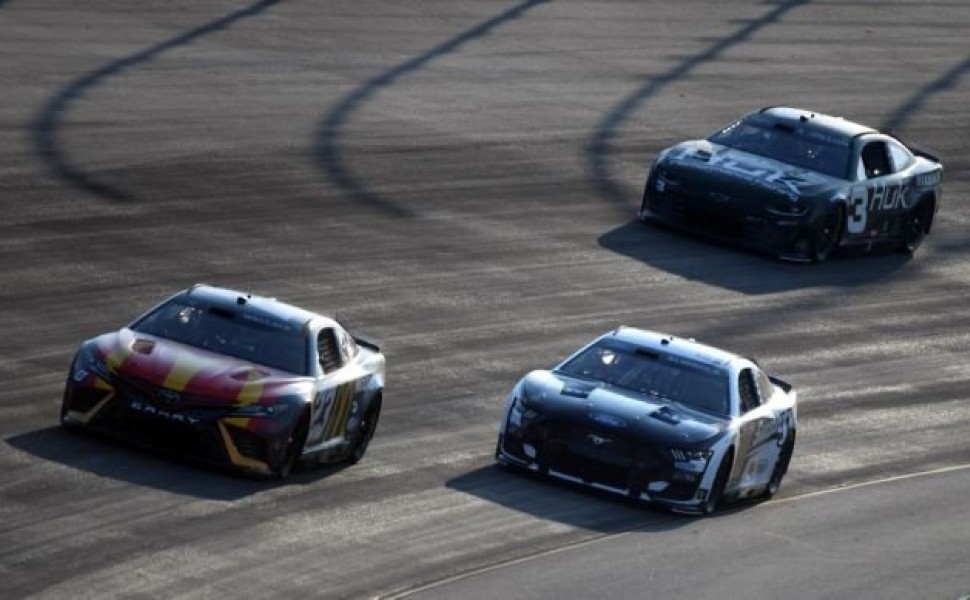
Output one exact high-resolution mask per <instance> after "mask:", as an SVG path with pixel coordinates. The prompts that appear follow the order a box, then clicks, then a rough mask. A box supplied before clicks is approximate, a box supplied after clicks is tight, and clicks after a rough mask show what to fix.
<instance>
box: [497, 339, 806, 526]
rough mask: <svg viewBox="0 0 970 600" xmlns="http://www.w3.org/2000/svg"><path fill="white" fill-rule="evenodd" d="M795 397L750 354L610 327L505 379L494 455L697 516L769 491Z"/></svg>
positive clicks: (793, 418) (781, 471) (786, 449)
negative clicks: (507, 388)
mask: <svg viewBox="0 0 970 600" xmlns="http://www.w3.org/2000/svg"><path fill="white" fill-rule="evenodd" d="M796 399H797V394H796V392H795V390H794V389H793V388H792V386H791V385H790V384H789V383H787V382H785V381H783V380H781V379H779V378H777V377H773V376H770V375H768V374H766V373H765V372H764V371H763V370H762V369H761V368H760V367H759V366H758V365H757V364H756V363H755V362H753V361H752V360H749V359H746V358H743V357H741V356H737V355H735V354H732V353H729V352H726V351H723V350H718V349H716V348H713V347H711V346H706V345H704V344H700V343H698V342H696V341H694V340H691V339H683V338H677V337H673V336H670V335H665V334H660V333H656V332H652V331H646V330H642V329H635V328H631V327H621V328H618V329H615V330H613V331H610V332H608V333H606V334H604V335H602V336H600V337H599V338H597V339H596V340H594V341H593V342H591V343H589V344H587V345H586V346H584V347H583V348H581V349H580V350H579V351H577V352H575V353H574V354H572V355H571V356H569V357H568V358H566V359H565V360H563V361H562V362H561V363H559V364H558V365H557V366H555V367H553V368H552V369H551V370H538V371H532V372H531V373H529V374H527V375H526V376H525V377H523V378H522V379H521V380H520V381H519V382H518V383H517V384H516V385H515V387H514V388H513V389H512V392H511V393H510V394H509V396H508V399H507V400H506V403H505V410H504V412H503V416H502V421H501V425H500V429H499V435H498V443H497V446H496V450H495V457H496V460H497V461H498V463H499V464H502V465H506V466H509V467H513V468H518V469H526V470H529V471H533V472H536V473H540V474H544V475H548V476H551V477H555V478H558V479H562V480H566V481H570V482H573V483H576V484H580V485H583V486H589V487H593V488H597V489H600V490H606V491H609V492H614V493H617V494H622V495H624V496H628V497H631V498H634V499H637V500H643V501H647V502H650V503H654V504H657V505H660V506H663V507H666V508H669V509H671V510H673V511H675V512H681V513H688V514H707V513H711V512H713V511H714V510H715V509H716V508H717V506H718V505H719V504H720V503H721V502H722V501H734V500H738V499H741V498H751V497H766V498H767V497H771V496H773V495H774V494H776V493H777V492H778V489H779V487H780V486H781V482H782V478H783V477H784V476H785V473H786V472H787V470H788V465H789V462H790V461H791V458H792V454H793V452H794V450H795V433H796V429H797V415H796Z"/></svg>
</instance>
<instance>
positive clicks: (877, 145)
mask: <svg viewBox="0 0 970 600" xmlns="http://www.w3.org/2000/svg"><path fill="white" fill-rule="evenodd" d="M862 164H863V165H864V166H865V169H866V177H868V178H869V179H872V178H873V177H882V176H883V175H889V174H890V173H892V166H891V165H890V164H889V156H888V154H887V153H886V145H885V144H884V143H882V142H869V143H868V144H866V147H865V148H863V149H862Z"/></svg>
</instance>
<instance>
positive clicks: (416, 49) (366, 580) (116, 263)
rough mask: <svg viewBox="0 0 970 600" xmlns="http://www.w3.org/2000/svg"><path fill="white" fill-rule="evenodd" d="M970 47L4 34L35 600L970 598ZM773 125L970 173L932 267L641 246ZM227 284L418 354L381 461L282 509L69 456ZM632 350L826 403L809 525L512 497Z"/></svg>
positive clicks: (808, 31)
mask: <svg viewBox="0 0 970 600" xmlns="http://www.w3.org/2000/svg"><path fill="white" fill-rule="evenodd" d="M968 31H970V5H968V4H967V3H966V2H965V0H937V1H924V0H909V1H907V0H896V1H882V0H865V1H862V0H857V1H851V0H828V1H824V2H823V1H818V2H816V1H812V0H793V1H788V2H769V1H763V0H722V1H718V2H704V1H701V0H684V1H682V2H661V1H659V0H627V1H621V0H612V1H607V0H553V1H549V2H544V1H538V0H526V1H521V2H516V1H515V0H502V1H497V0H494V1H493V0H424V1H421V2H402V1H400V0H397V1H391V0H345V1H338V0H331V1H326V2H311V1H307V0H263V1H254V0H250V1H248V2H247V1H246V0H173V1H171V2H165V3H147V2H125V1H120V0H90V1H87V2H71V1H68V0H0V208H2V212H0V333H2V344H0V382H2V391H0V438H2V442H0V597H3V598H19V597H25V596H33V595H36V596H40V597H71V598H84V597H90V598H102V597H112V596H124V597H165V598H168V597H208V598H238V597H254V598H255V597H269V596H276V597H295V596H296V595H297V594H304V595H309V596H319V597H366V596H382V595H383V596H388V595H391V596H400V595H404V596H407V595H413V596H414V597H423V596H427V597H458V596H461V597H480V598H487V597H503V596H510V597H515V596H519V597H550V596H560V597H564V596H566V597H568V596H574V597H590V596H602V597H607V596H609V597H637V598H641V597H685V598H703V597H715V596H717V597H723V595H724V594H727V595H728V596H729V597H730V595H731V594H733V597H781V596H784V597H806V598H816V597H879V598H894V597H899V598H911V597H917V596H922V597H933V598H952V599H956V598H960V597H962V596H964V595H966V594H970V550H968V548H970V518H968V516H970V515H968V514H967V506H966V502H967V500H966V499H967V495H968V488H970V479H968V474H967V473H968V471H967V470H966V469H964V468H963V467H965V466H966V465H968V464H970V400H968V398H970V357H968V349H970V304H968V297H970V260H968V259H970V236H968V233H967V227H968V221H970V208H968V207H967V205H966V199H967V198H968V196H970V164H968V158H967V157H968V155H970V141H968V140H970V111H968V110H967V107H968V106H970V102H968V98H970V76H968V71H970V41H968V37H967V32H968ZM770 104H794V105H798V106H803V107H807V108H813V109H815V110H819V111H824V112H830V113H835V114H841V115H844V116H846V117H849V118H852V119H853V120H858V121H861V122H864V123H867V124H871V125H873V126H877V127H883V128H891V129H893V130H894V131H895V132H896V133H897V134H899V135H900V136H901V137H902V138H903V139H906V140H908V141H909V142H911V143H912V144H914V145H916V146H919V147H924V148H926V149H928V150H931V151H932V152H934V153H936V154H939V155H940V156H941V157H943V159H944V162H945V164H946V168H947V171H946V182H945V186H944V189H945V196H944V198H943V205H942V208H941V211H940V213H939V215H938V217H937V220H936V222H935V225H934V228H933V232H932V234H931V235H930V236H929V237H928V238H927V241H926V243H925V244H924V246H923V247H922V248H921V249H920V251H919V252H918V253H917V255H916V256H915V257H914V258H912V259H908V258H907V257H905V256H903V255H901V254H897V253H885V254H880V255H871V256H845V257H840V258H836V259H835V260H832V261H830V262H828V263H826V264H823V265H817V266H806V265H793V264H786V263H781V262H778V261H776V260H773V259H771V258H768V257H763V256H759V255H756V254H752V253H748V252H744V251H740V250H737V249H732V248H728V247H722V246H720V245H717V244H713V243H710V242H707V241H703V240H700V239H695V238H692V237H689V236H684V235H681V234H677V233H674V232H670V231H666V230H664V229H661V228H657V227H651V226H645V225H642V224H639V223H637V222H635V221H633V214H634V210H635V209H636V207H637V206H638V204H639V197H640V192H641V187H642V185H643V179H644V177H645V174H646V169H647V167H648V166H649V164H650V162H651V161H652V160H653V157H654V156H655V154H656V152H657V151H658V150H660V149H661V148H663V147H665V146H667V145H670V144H671V143H673V142H675V141H679V140H681V139H685V138H690V137H700V136H703V135H706V134H708V133H709V132H710V131H712V130H714V129H716V128H717V127H719V126H721V125H724V124H726V123H728V122H730V121H731V120H732V119H733V118H735V117H736V116H738V115H740V114H742V113H744V112H746V111H749V110H752V109H755V108H758V107H761V106H765V105H770ZM200 281H202V282H208V283H213V284H219V285H225V286H230V287H236V288H242V289H247V290H252V291H253V292H256V293H261V294H267V295H272V296H276V297H279V298H281V299H284V300H288V301H291V302H293V303H296V304H300V305H304V306H306V307H308V308H312V309H317V310H320V311H325V312H330V313H333V312H336V313H338V314H339V315H340V316H341V317H343V318H346V319H348V320H350V321H352V322H354V323H355V324H356V325H357V327H358V328H359V329H361V330H363V331H365V332H367V333H369V334H370V335H372V336H374V337H377V338H379V339H381V340H383V341H384V343H385V349H386V353H387V356H388V387H387V394H386V400H385V407H384V413H383V415H382V420H381V426H380V428H379V430H378V433H377V437H376V438H375V440H374V443H373V445H372V446H371V449H370V451H369V453H368V455H367V457H366V458H365V459H364V461H363V462H361V463H360V464H359V465H357V466H355V467H352V468H347V469H342V470H341V469H332V468H331V469H318V470H312V471H304V472H300V473H297V474H296V475H295V476H294V477H292V478H291V479H290V480H288V481H287V482H285V483H282V484H280V483H277V482H267V481H259V480H254V479H248V478H245V477H240V476H236V475H234V474H231V473H225V472H222V471H217V470H212V469H209V468H205V467H199V466H196V465H193V464H186V463H183V462H180V461H176V460H172V459H169V458H166V457H164V456H158V455H155V454H151V453H146V452H143V451H140V450H134V449H131V448H128V447H125V446H122V445H119V444H116V443H113V442H109V441H105V440H102V439H99V438H94V437H88V436H82V435H73V434H70V433H68V432H65V431H62V430H61V428H60V427H58V425H57V415H58V407H59V403H60V397H61V392H62V389H63V382H64V378H65V375H66V373H67V370H68V366H69V364H70V360H71V356H72V354H73V351H74V349H75V348H76V347H77V345H78V344H79V343H80V342H81V341H82V340H83V339H85V338H87V337H90V336H93V335H95V334H97V333H101V332H104V331H108V330H110V329H115V328H117V327H119V326H121V325H122V324H124V323H126V322H128V321H129V320H130V319H132V318H134V317H135V316H137V315H138V314H139V313H140V312H141V311H142V310H143V309H145V308H147V307H148V306H150V305H151V304H152V303H154V302H156V301H157V300H159V299H161V298H162V297H164V296H165V295H167V294H169V293H171V292H173V291H175V290H177V289H179V288H182V287H186V286H188V285H191V284H192V283H195V282H200ZM619 324H629V325H637V326H641V327H647V328H651V329H657V330H661V331H666V332H669V333H672V334H675V335H680V336H685V337H687V336H689V337H694V338H697V339H699V340H701V341H705V342H708V343H711V344H714V345H718V346H724V347H727V348H730V349H733V350H735V351H738V352H741V353H745V354H749V355H754V356H757V357H758V358H759V359H760V360H761V361H762V363H763V364H764V365H765V366H766V367H768V369H769V370H770V371H773V372H775V373H777V374H779V375H781V376H783V377H785V378H787V379H789V380H790V381H792V382H793V383H794V384H795V385H796V386H797V387H798V390H799V397H800V409H799V416H800V431H799V445H798V447H797V449H796V453H795V457H794V460H793V463H792V467H791V471H790V473H789V476H788V478H787V479H786V481H785V485H784V487H783V489H782V493H781V495H780V499H778V500H775V501H772V502H770V503H766V504H760V505H759V504H749V505H744V506H740V507H737V508H732V509H731V510H728V511H726V512H724V513H722V514H721V515H718V516H715V517H713V518H707V519H693V518H686V517H678V516H674V515H670V514H668V513H665V512H662V511H657V510H652V509H649V508H645V507H640V506H636V505H632V504H629V503H627V502H624V501H621V500H616V499H613V498H609V497H605V496H602V495H600V494H596V493H589V492H586V491H581V490H576V489H573V488H570V487H568V486H565V485H559V484H555V483H547V482H542V481H538V480H533V479H531V478H528V477H523V476H519V475H516V474H512V473H508V472H506V471H504V470H501V469H499V468H497V467H495V466H494V465H493V462H492V450H493V448H494V442H495V433H496V428H497V424H498V418H499V412H500V409H501V403H502V401H503V399H504V396H505V394H506V393H507V391H508V390H509V388H510V386H511V385H512V384H513V382H514V381H515V380H516V379H517V378H518V377H519V376H521V375H522V374H523V373H524V372H526V371H528V370H531V369H533V368H541V367H546V366H548V365H550V364H552V363H553V362H555V361H556V360H557V359H559V358H560V357H561V356H563V355H564V354H565V353H566V352H568V351H570V350H571V349H573V348H575V347H576V346H577V345H578V344H580V343H581V342H583V341H586V340H588V339H590V338H591V337H593V336H595V335H597V334H599V333H602V332H604V331H606V330H608V329H610V328H612V327H614V326H616V325H619ZM931 471H932V473H928V472H931ZM921 473H927V474H923V475H917V476H914V477H908V476H909V475H914V474H921ZM900 476H904V477H903V478H900ZM884 480H885V481H884ZM859 484H865V485H859ZM719 545H721V546H719ZM719 547H721V548H723V550H724V551H723V552H719V551H718V548H719ZM745 557H747V559H748V560H745ZM801 568H804V570H803V571H798V572H795V571H796V570H798V569H801ZM651 590H653V592H655V595H654V594H651ZM412 592H414V593H413V594H411V593H412Z"/></svg>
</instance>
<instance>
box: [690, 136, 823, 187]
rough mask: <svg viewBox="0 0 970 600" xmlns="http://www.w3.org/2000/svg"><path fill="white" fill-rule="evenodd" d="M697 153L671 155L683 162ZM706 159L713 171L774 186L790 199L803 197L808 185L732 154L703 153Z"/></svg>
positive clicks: (803, 181) (798, 179)
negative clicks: (803, 188)
mask: <svg viewBox="0 0 970 600" xmlns="http://www.w3.org/2000/svg"><path fill="white" fill-rule="evenodd" d="M695 153H697V151H696V150H695V149H693V148H690V147H687V148H681V149H679V150H677V151H676V152H675V153H674V154H672V155H671V158H673V159H676V160H683V159H686V158H690V157H692V156H694V155H695ZM703 156H704V157H705V158H706V160H705V161H704V163H706V164H707V165H708V167H710V168H711V169H712V170H716V171H726V172H728V173H732V174H734V175H737V176H739V177H741V178H742V179H746V180H748V181H752V182H755V183H761V184H773V185H774V186H775V187H780V188H782V189H783V190H784V192H785V193H786V195H787V196H788V197H789V198H792V199H796V198H798V197H799V196H800V195H801V189H800V187H799V186H800V184H805V183H808V181H807V180H806V179H804V178H802V177H797V176H795V175H792V174H790V173H785V172H784V171H781V170H779V169H775V168H773V167H770V166H767V165H760V164H755V163H752V162H745V161H742V160H739V159H737V158H734V157H732V156H730V153H727V152H721V153H719V154H709V153H707V152H703ZM695 164H696V163H695Z"/></svg>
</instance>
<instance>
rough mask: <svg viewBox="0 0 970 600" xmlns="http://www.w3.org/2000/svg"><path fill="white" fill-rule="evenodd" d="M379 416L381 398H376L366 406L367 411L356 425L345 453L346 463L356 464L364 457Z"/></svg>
mask: <svg viewBox="0 0 970 600" xmlns="http://www.w3.org/2000/svg"><path fill="white" fill-rule="evenodd" d="M380 418H381V398H377V399H376V400H374V401H373V402H372V403H371V405H370V406H369V407H368V408H367V412H366V413H364V418H363V419H361V421H360V425H358V426H357V435H356V436H355V437H354V445H353V447H352V448H351V449H350V453H349V454H348V455H347V463H348V464H351V465H353V464H357V463H358V462H360V459H362V458H364V454H365V453H366V452H367V446H369V445H370V441H371V440H372V439H373V438H374V432H375V431H377V422H378V421H379V420H380Z"/></svg>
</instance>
